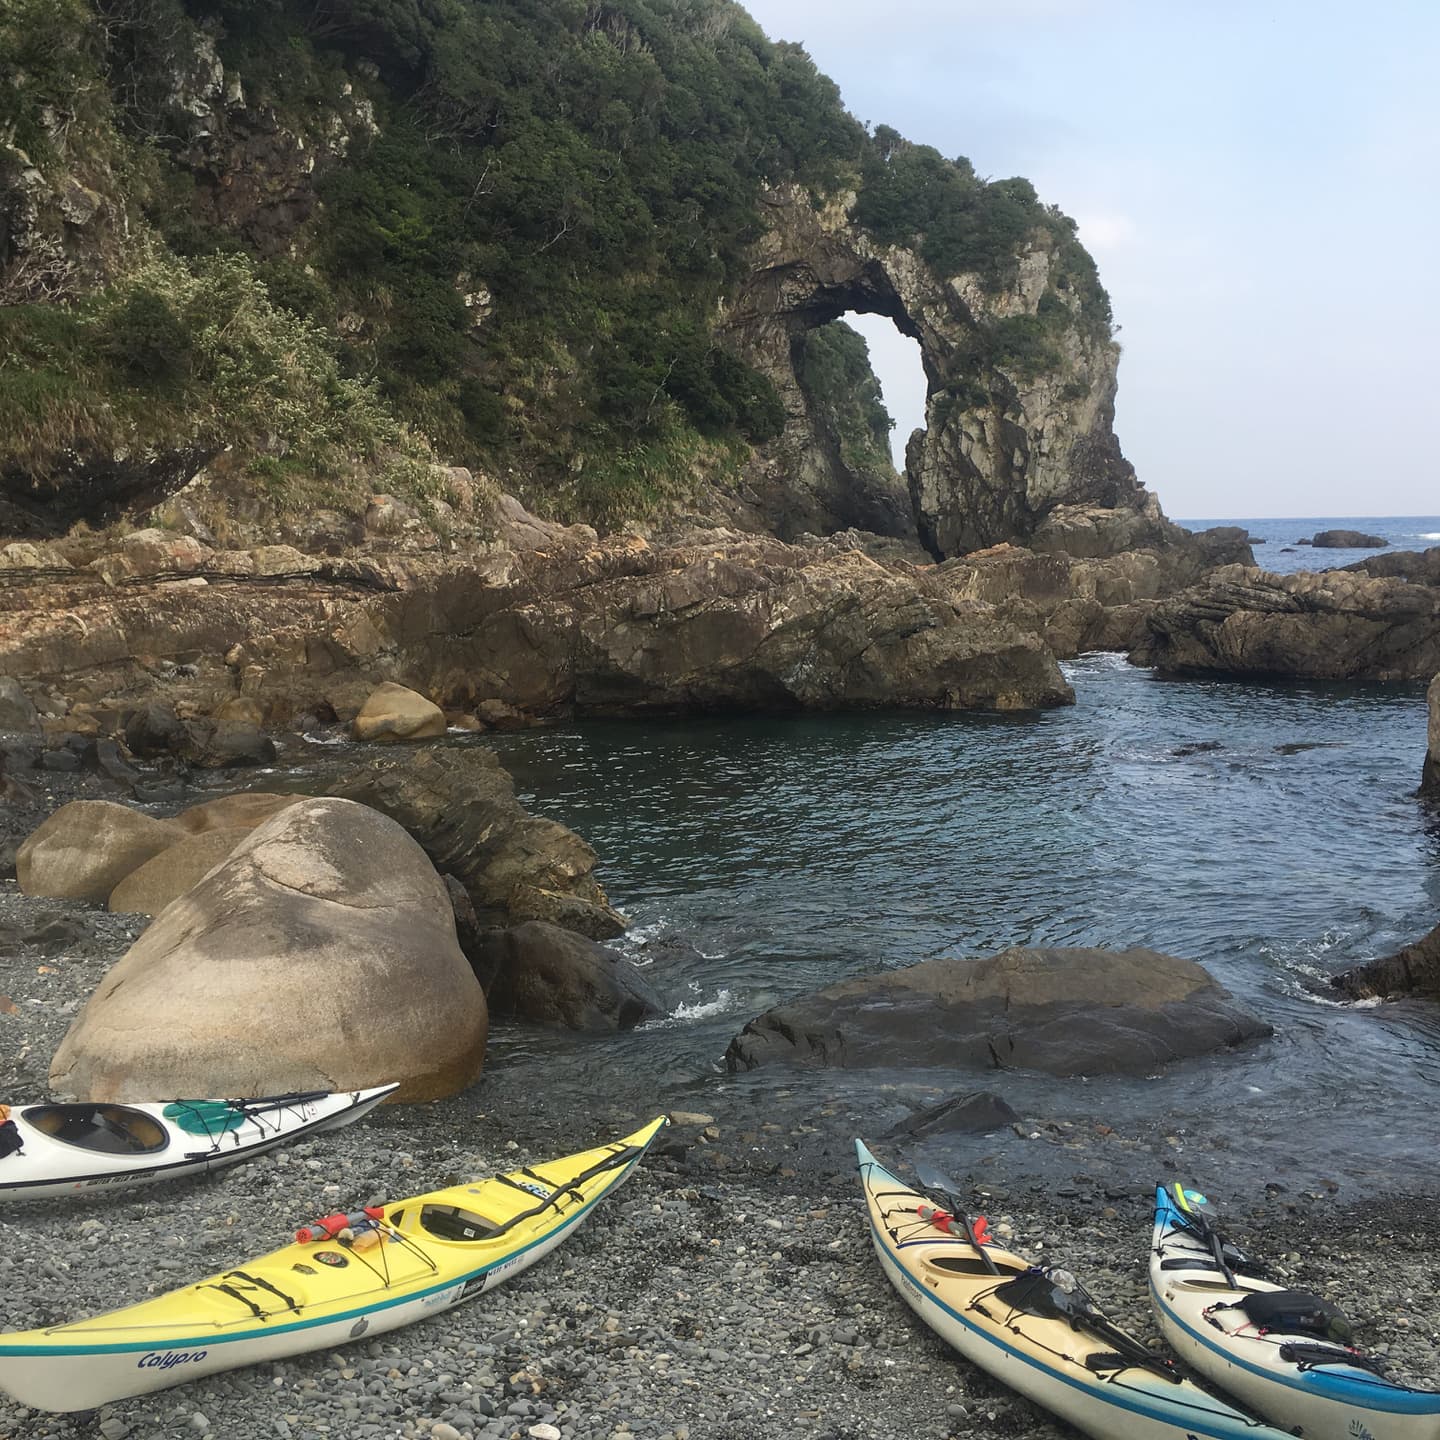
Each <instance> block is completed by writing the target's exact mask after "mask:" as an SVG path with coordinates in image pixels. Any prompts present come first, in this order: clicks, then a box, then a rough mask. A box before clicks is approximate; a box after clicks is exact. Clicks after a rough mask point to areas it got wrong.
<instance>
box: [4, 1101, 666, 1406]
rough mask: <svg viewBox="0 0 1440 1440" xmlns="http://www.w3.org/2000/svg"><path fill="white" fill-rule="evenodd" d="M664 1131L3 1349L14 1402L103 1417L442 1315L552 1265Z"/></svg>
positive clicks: (320, 1238) (318, 1237)
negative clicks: (199, 1383)
mask: <svg viewBox="0 0 1440 1440" xmlns="http://www.w3.org/2000/svg"><path fill="white" fill-rule="evenodd" d="M665 1124H666V1120H665V1117H664V1116H663V1115H662V1116H660V1117H659V1118H657V1119H655V1120H652V1121H651V1122H650V1123H649V1124H648V1125H646V1126H645V1127H644V1128H643V1129H640V1130H637V1131H636V1132H635V1133H634V1134H633V1135H629V1136H626V1138H625V1139H623V1140H617V1141H613V1142H611V1143H610V1144H608V1145H601V1146H599V1147H597V1148H596V1149H594V1150H585V1151H582V1152H581V1153H579V1154H577V1155H567V1156H565V1157H563V1158H562V1159H559V1160H552V1161H550V1162H549V1163H548V1164H542V1165H534V1166H527V1167H525V1168H524V1169H521V1170H517V1171H514V1172H512V1173H510V1174H508V1175H497V1176H494V1177H492V1178H491V1179H488V1180H477V1181H474V1182H472V1183H470V1184H468V1185H454V1186H451V1187H450V1188H448V1189H445V1190H435V1191H432V1192H431V1193H430V1194H428V1195H416V1196H413V1197H412V1198H411V1199H408V1200H397V1201H395V1202H394V1203H392V1204H388V1205H385V1206H380V1207H375V1208H373V1209H372V1210H369V1211H357V1212H356V1213H355V1214H354V1215H353V1216H346V1215H343V1214H341V1215H336V1216H327V1217H325V1218H324V1219H323V1220H321V1221H317V1222H315V1223H314V1224H313V1225H310V1226H305V1227H303V1228H302V1229H301V1230H300V1231H299V1232H297V1234H304V1235H306V1236H307V1237H310V1238H307V1239H305V1240H303V1241H302V1240H300V1239H298V1238H297V1240H296V1242H295V1243H294V1244H293V1245H287V1246H285V1247H284V1248H283V1249H280V1250H276V1251H275V1252H274V1253H272V1254H270V1255H265V1256H262V1257H261V1258H260V1259H258V1260H252V1261H250V1262H249V1263H247V1264H244V1265H241V1266H238V1267H237V1268H235V1269H233V1270H227V1271H225V1272H224V1273H222V1274H219V1275H212V1276H210V1278H209V1279H207V1280H202V1281H200V1282H199V1283H198V1284H195V1285H189V1286H186V1287H185V1288H184V1289H182V1290H172V1291H171V1292H170V1293H169V1294H167V1295H161V1296H158V1297H157V1298H155V1299H153V1300H145V1301H142V1302H141V1303H140V1304H138V1305H131V1306H130V1307H129V1308H127V1309H124V1310H112V1311H111V1312H110V1313H109V1314H106V1315H99V1316H96V1317H95V1318H94V1319H93V1320H81V1321H77V1322H75V1323H73V1324H69V1325H52V1326H49V1327H48V1328H46V1329H44V1330H26V1331H22V1332H13V1333H10V1334H0V1389H3V1390H7V1391H9V1392H10V1394H11V1395H13V1396H14V1397H15V1398H16V1399H17V1400H19V1401H21V1402H23V1403H24V1404H26V1405H31V1406H34V1407H35V1408H36V1409H38V1410H89V1409H93V1408H94V1407H95V1406H97V1405H104V1404H106V1403H107V1402H109V1401H112V1400H120V1399H123V1398H125V1397H126V1396H129V1395H141V1394H144V1393H146V1392H147V1391H150V1390H159V1389H162V1388H164V1387H165V1386H167V1385H178V1384H180V1383H181V1382H182V1381H187V1380H195V1379H198V1378H200V1377H201V1376H202V1375H211V1374H213V1373H215V1372H216V1371H217V1370H232V1369H234V1368H235V1367H236V1366H239V1365H253V1364H255V1363H256V1362H257V1361H261V1360H275V1359H279V1358H280V1357H282V1356H286V1355H299V1354H303V1353H304V1352H306V1351H310V1350H323V1349H326V1348H328V1347H330V1346H333V1345H343V1344H345V1343H347V1342H348V1341H351V1340H358V1339H360V1337H361V1336H374V1335H381V1334H384V1333H385V1332H386V1331H388V1330H395V1329H398V1328H399V1327H400V1326H402V1325H408V1324H410V1323H411V1322H412V1321H414V1320H420V1319H424V1318H426V1317H428V1316H432V1315H438V1314H440V1313H442V1312H443V1311H446V1310H449V1309H451V1308H452V1307H453V1306H456V1305H459V1304H462V1303H463V1302H464V1301H466V1300H473V1299H474V1298H475V1297H476V1296H477V1295H480V1294H482V1293H483V1292H484V1291H486V1290H490V1289H493V1288H494V1287H495V1286H496V1285H498V1284H500V1283H501V1281H503V1280H506V1279H509V1278H510V1277H511V1276H513V1275H518V1274H519V1273H520V1272H521V1271H522V1270H526V1269H528V1268H529V1267H530V1266H531V1265H533V1264H534V1263H535V1262H536V1261H537V1260H539V1259H541V1258H543V1257H544V1256H545V1255H548V1254H549V1253H550V1251H551V1250H553V1249H554V1248H555V1247H556V1246H557V1245H558V1244H559V1243H560V1242H561V1241H562V1240H564V1239H565V1238H566V1237H567V1236H568V1235H569V1234H570V1233H571V1232H572V1231H573V1230H574V1229H575V1227H576V1226H577V1225H579V1224H580V1223H581V1222H582V1221H583V1220H584V1219H585V1218H586V1217H587V1216H588V1215H589V1213H590V1211H591V1209H592V1208H593V1207H594V1205H595V1204H596V1203H597V1202H598V1201H599V1200H600V1199H601V1198H602V1197H603V1196H605V1195H607V1194H608V1193H609V1192H610V1191H611V1190H613V1189H614V1188H615V1187H616V1186H617V1185H619V1184H620V1183H621V1181H623V1180H624V1179H625V1177H626V1176H627V1175H628V1174H629V1173H630V1171H631V1169H632V1168H633V1167H634V1165H635V1163H636V1162H637V1161H638V1160H639V1159H640V1157H641V1156H642V1155H643V1154H644V1153H645V1151H646V1149H647V1148H648V1147H649V1145H650V1142H651V1141H652V1140H653V1139H654V1138H655V1136H656V1135H657V1134H658V1133H659V1131H660V1130H661V1129H662V1128H663V1126H664V1125H665ZM333 1221H340V1222H342V1223H341V1224H340V1225H338V1226H337V1225H335V1224H333V1223H331V1222H333Z"/></svg>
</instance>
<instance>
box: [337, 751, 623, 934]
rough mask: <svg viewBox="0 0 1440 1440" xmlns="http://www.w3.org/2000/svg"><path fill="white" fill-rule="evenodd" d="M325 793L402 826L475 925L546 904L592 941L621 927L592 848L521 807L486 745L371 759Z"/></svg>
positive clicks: (523, 916)
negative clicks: (467, 905)
mask: <svg viewBox="0 0 1440 1440" xmlns="http://www.w3.org/2000/svg"><path fill="white" fill-rule="evenodd" d="M332 793H334V794H338V795H342V796H344V797H345V798H346V799H349V800H358V801H360V802H361V803H362V804H365V805H369V806H371V807H373V808H374V809H376V810H379V811H381V812H382V813H383V814H385V815H388V816H390V818H391V819H392V820H396V821H398V822H399V823H400V824H401V825H403V826H404V827H405V829H406V830H408V831H409V832H410V834H411V835H413V836H414V837H415V839H416V840H417V841H419V843H420V844H421V846H422V847H423V848H424V850H425V853H426V854H427V855H429V857H430V859H431V860H432V861H433V862H434V864H435V866H436V868H437V869H438V870H440V871H441V872H442V873H444V874H447V875H453V876H454V877H455V878H456V879H457V880H458V881H459V882H460V883H461V884H462V885H463V886H464V887H465V891H466V893H467V895H468V896H469V898H470V900H471V903H472V904H473V905H474V907H475V911H476V914H477V916H478V917H479V921H480V923H481V924H488V925H490V926H499V927H505V926H511V925H517V924H519V923H520V922H522V921H525V920H530V919H537V918H541V916H540V914H539V912H540V911H542V910H546V909H548V910H549V911H550V912H551V913H550V914H549V915H546V916H545V917H544V918H551V917H552V916H553V917H555V918H559V917H562V916H563V919H560V923H562V924H564V925H566V927H567V928H569V929H572V930H575V931H577V932H579V933H580V934H584V935H589V936H591V937H592V938H595V939H606V938H608V937H611V936H615V935H619V934H620V933H621V932H622V931H623V930H624V928H625V920H624V917H623V916H621V915H620V914H618V913H617V912H616V911H615V910H614V909H613V908H612V907H611V906H610V903H609V901H608V900H606V898H605V892H604V891H603V890H602V889H601V888H600V885H599V882H598V881H597V880H596V879H595V877H594V874H593V871H594V868H595V852H594V851H593V850H592V849H591V848H590V847H589V846H588V845H587V844H586V843H585V842H584V841H583V840H582V839H581V838H580V837H579V836H578V835H576V834H575V832H574V831H573V830H567V829H566V828H565V826H563V825H560V824H557V823H556V822H555V821H553V820H543V819H540V818H538V817H536V816H533V815H528V814H526V812H525V810H524V809H523V808H522V807H521V805H520V803H519V801H518V800H516V798H515V786H514V783H513V782H512V781H511V779H510V777H509V775H507V774H506V773H505V771H504V770H502V769H501V768H500V762H499V761H498V760H497V759H496V758H495V755H494V753H493V752H492V751H489V750H485V749H482V748H480V747H478V746H467V747H465V748H463V749H444V750H441V749H429V750H421V751H419V752H417V753H416V754H414V755H411V756H407V757H406V758H405V759H404V760H402V761H396V762H389V763H387V762H383V761H382V762H377V763H375V764H373V765H371V766H369V767H367V768H366V769H364V770H362V771H361V772H360V773H358V774H356V775H354V776H351V777H350V778H348V779H346V780H344V781H343V782H341V783H340V784H339V785H337V786H336V787H335V789H334V791H333V792H332ZM447 905H448V902H447Z"/></svg>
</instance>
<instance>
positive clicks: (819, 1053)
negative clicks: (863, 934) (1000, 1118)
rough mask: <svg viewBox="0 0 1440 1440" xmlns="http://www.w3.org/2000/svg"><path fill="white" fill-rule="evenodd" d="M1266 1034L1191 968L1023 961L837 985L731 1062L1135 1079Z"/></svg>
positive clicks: (745, 1036)
mask: <svg viewBox="0 0 1440 1440" xmlns="http://www.w3.org/2000/svg"><path fill="white" fill-rule="evenodd" d="M1270 1033H1271V1030H1270V1026H1268V1025H1267V1024H1265V1022H1264V1021H1262V1020H1260V1019H1259V1018H1257V1017H1256V1016H1255V1015H1252V1014H1251V1013H1250V1012H1249V1011H1248V1010H1246V1009H1245V1007H1244V1006H1242V1005H1241V1004H1240V1003H1239V1002H1238V1001H1237V1000H1235V999H1234V997H1233V996H1231V995H1230V994H1229V992H1228V991H1226V990H1224V989H1222V988H1221V987H1220V986H1219V985H1217V984H1216V983H1215V981H1214V980H1213V979H1211V977H1210V976H1209V975H1208V974H1207V973H1206V971H1205V970H1204V969H1202V968H1201V967H1200V966H1199V965H1197V964H1196V963H1195V962H1194V961H1193V960H1182V959H1178V958H1177V957H1175V956H1173V955H1162V954H1160V953H1159V952H1157V951H1154V950H1142V949H1132V950H1113V951H1112V950H1092V949H1080V948H1074V949H1021V948H1015V949H1011V950H1004V951H1002V952H1001V953H1000V954H998V955H995V956H991V957H990V958H988V959H985V960H927V961H925V962H923V963H922V964H919V965H911V966H909V967H907V968H906V969H903V970H894V971H889V972H886V973H884V974H880V975H867V976H863V977H861V978H859V979H854V980H845V981H842V982H841V983H840V984H838V985H831V986H829V987H828V988H826V989H824V990H820V991H817V992H816V993H814V994H812V995H806V996H803V997H801V998H800V999H798V1000H792V1001H790V1002H789V1003H788V1004H785V1005H780V1006H777V1007H776V1008H775V1009H773V1010H769V1011H767V1012H766V1013H765V1014H764V1015H761V1016H760V1017H759V1018H758V1019H755V1020H752V1021H751V1022H750V1023H749V1024H748V1025H747V1026H746V1027H745V1029H744V1030H743V1031H742V1032H741V1033H740V1034H739V1035H737V1036H736V1037H735V1039H734V1040H732V1041H731V1042H730V1048H729V1049H728V1050H727V1051H726V1054H725V1059H726V1064H727V1065H728V1066H729V1067H730V1069H732V1070H750V1069H754V1068H755V1067H756V1066H758V1065H764V1064H772V1063H775V1062H776V1061H780V1062H786V1063H790V1064H799V1065H826V1066H840V1067H844V1068H848V1069H858V1068H865V1067H870V1066H883V1065H905V1066H937V1067H938V1066H947V1067H955V1068H961V1069H976V1070H993V1069H1015V1068H1023V1069H1029V1070H1043V1071H1046V1072H1048V1073H1049V1074H1051V1075H1100V1074H1114V1073H1120V1074H1131V1075H1135V1074H1148V1073H1150V1072H1151V1071H1153V1070H1155V1069H1156V1068H1157V1067H1159V1066H1161V1065H1165V1064H1168V1063H1170V1062H1171V1061H1174V1060H1181V1059H1184V1058H1186V1057H1189V1056H1194V1055H1205V1054H1209V1053H1211V1052H1213V1051H1216V1050H1219V1049H1223V1048H1224V1047H1226V1046H1232V1045H1239V1044H1241V1043H1243V1042H1245V1041H1248V1040H1253V1039H1257V1038H1259V1037H1261V1036H1265V1035H1268V1034H1270Z"/></svg>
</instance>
